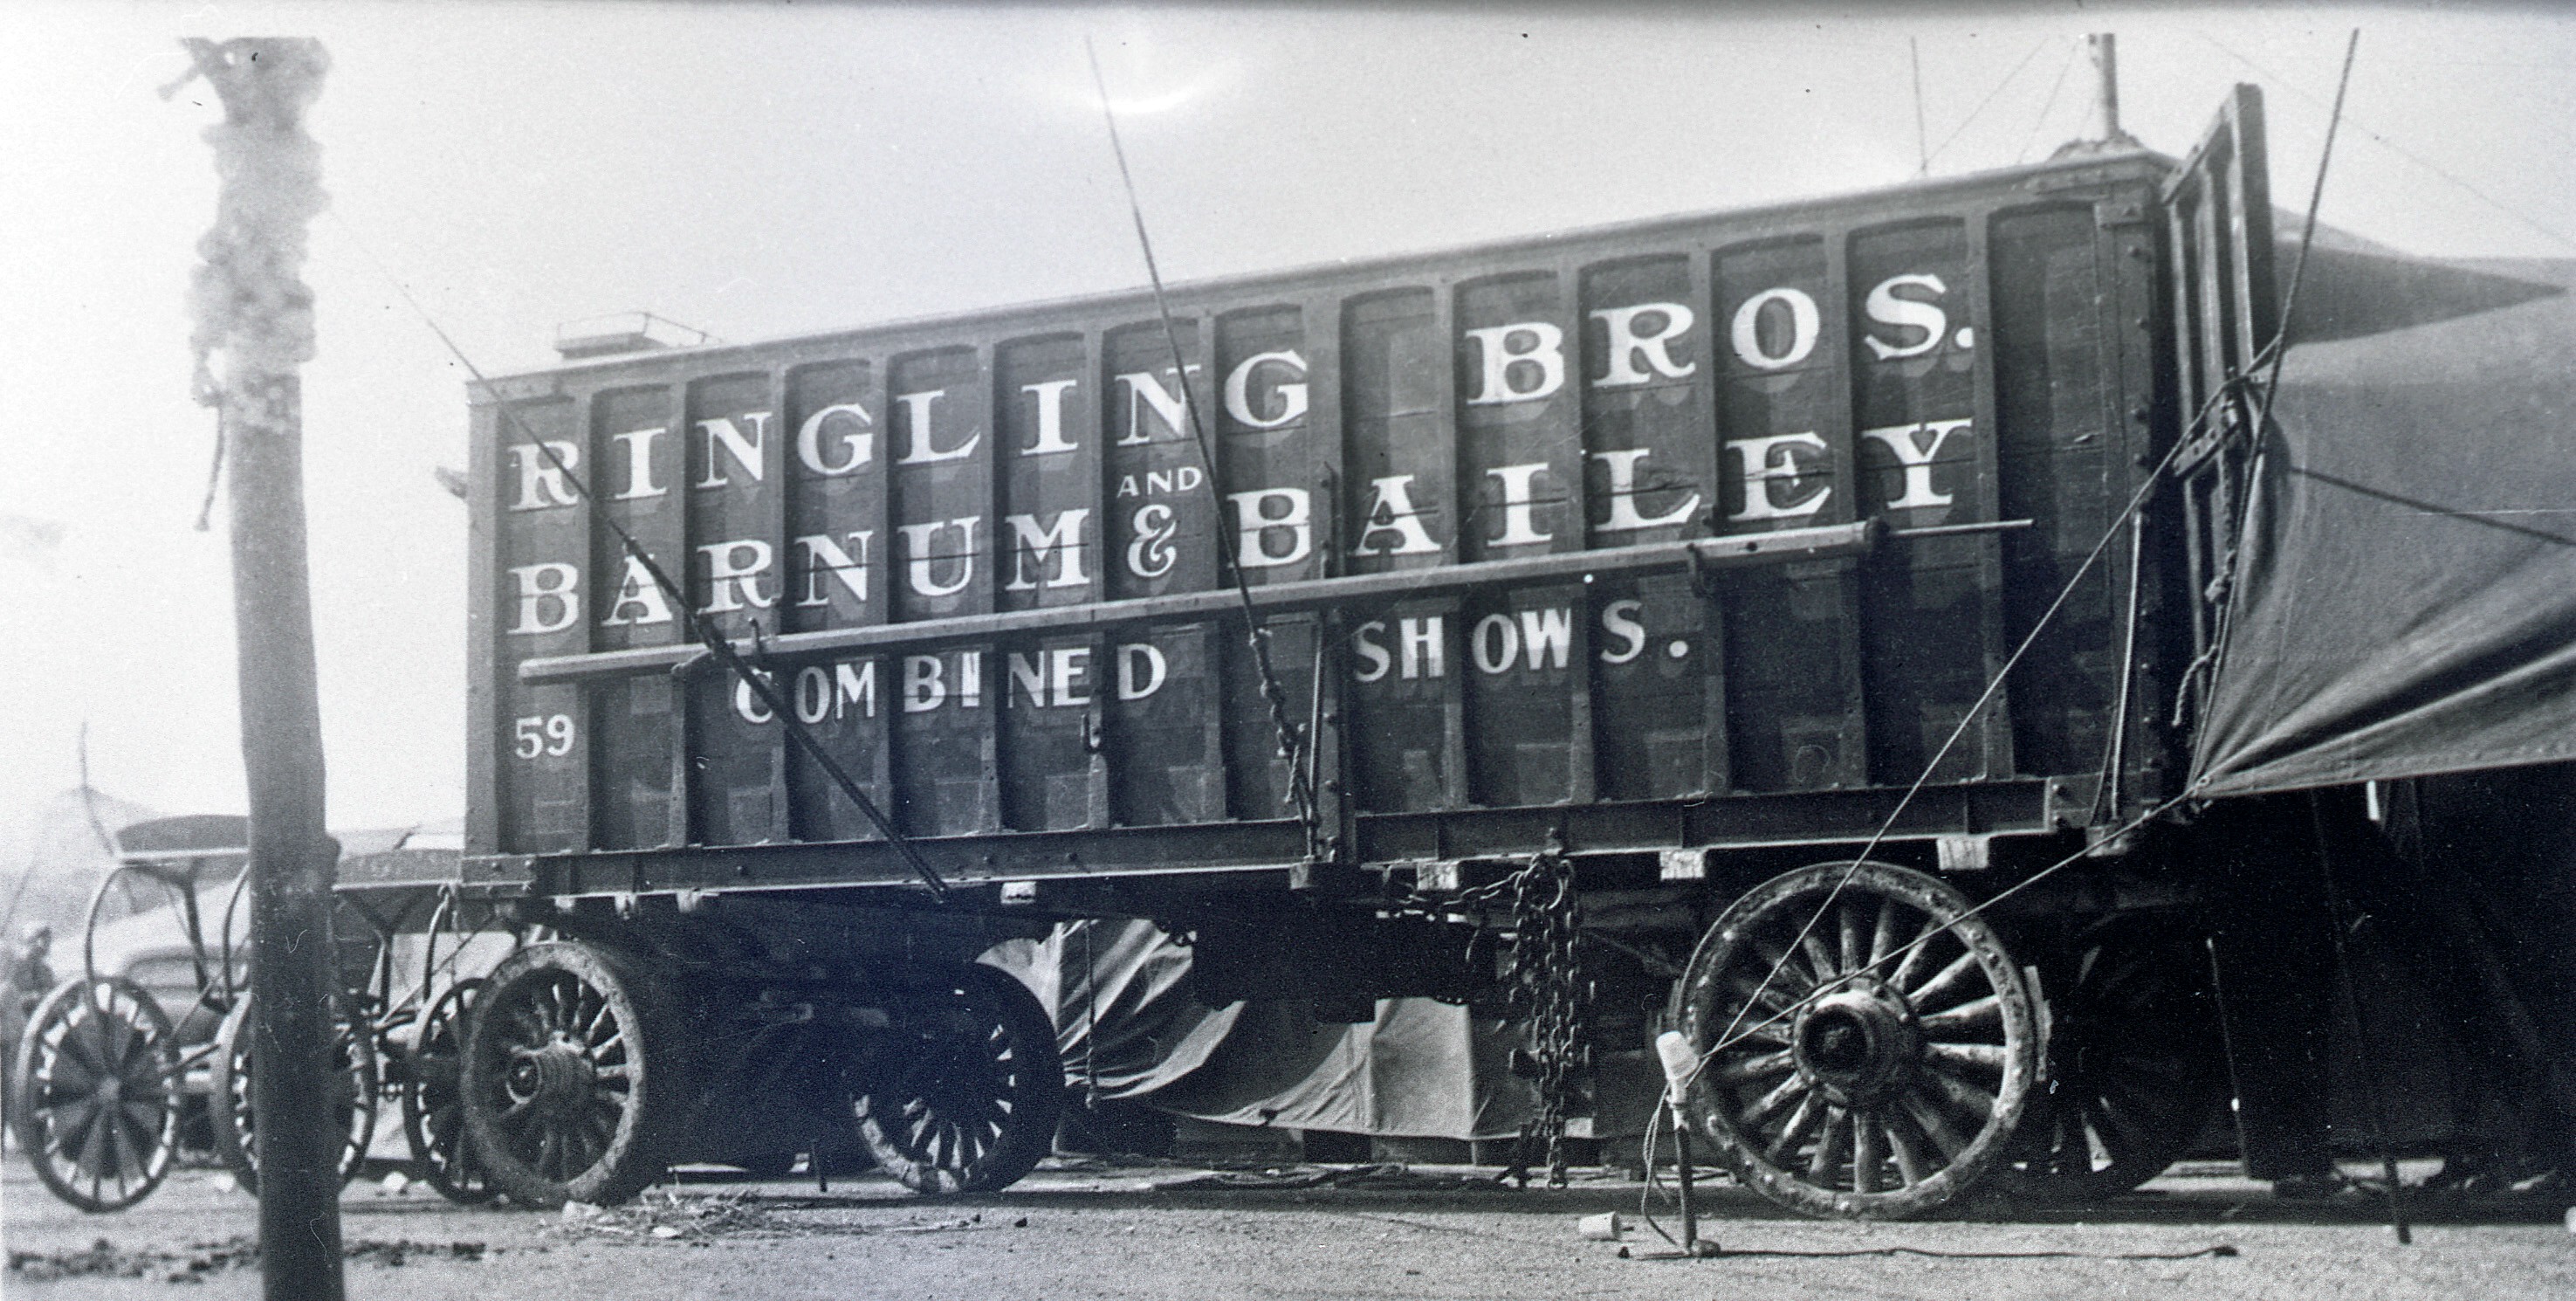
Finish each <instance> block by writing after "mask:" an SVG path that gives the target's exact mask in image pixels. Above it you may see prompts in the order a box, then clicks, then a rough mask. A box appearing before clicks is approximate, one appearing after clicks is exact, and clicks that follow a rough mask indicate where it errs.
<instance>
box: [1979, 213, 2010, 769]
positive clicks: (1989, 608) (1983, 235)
mask: <svg viewBox="0 0 2576 1301" xmlns="http://www.w3.org/2000/svg"><path fill="white" fill-rule="evenodd" d="M1967 234H1968V320H1969V322H1970V328H1971V329H1974V330H1975V331H1976V335H1975V339H1976V346H1975V349H1974V351H1973V352H1972V354H1971V355H1972V356H1973V357H1974V359H1975V360H1974V367H1975V390H1974V398H1973V402H1974V406H1973V411H1972V415H1973V418H1974V420H1975V421H1976V423H1975V424H1974V425H1971V426H1970V427H1969V431H1968V432H1970V433H1971V434H1973V435H1975V436H1976V442H1975V443H1974V444H1973V446H1974V447H1975V449H1976V478H1975V494H1976V496H1975V501H1974V504H1973V507H1972V511H1973V514H1972V516H1971V518H1974V519H1979V520H1997V519H2001V518H2003V428H2002V420H2001V416H2000V408H2001V405H2002V404H2001V402H2000V401H1999V400H1998V399H1997V397H1996V393H1995V389H1996V379H1995V357H1996V353H1997V352H1998V348H1997V346H1996V343H1997V341H1996V337H1995V285H1994V276H1995V274H1996V270H1995V264H1994V240H1993V234H1994V229H1993V220H1992V213H1991V212H1982V213H1980V214H1978V217H1977V219H1976V220H1973V221H1970V222H1969V223H1968V227H1967ZM1974 546H1975V548H1976V556H1977V559H1976V568H1977V579H1976V583H1977V638H1978V641H1979V642H1980V643H1981V644H1982V646H1983V649H1984V652H1985V680H1986V681H1987V682H1989V683H1991V682H1993V681H1995V680H1996V679H1997V678H1998V677H2000V676H2002V674H2003V669H2004V662H2005V660H2006V659H2008V658H2010V656H2011V655H2012V642H2011V637H2010V634H2009V632H2008V631H2007V629H2006V621H2005V619H2004V539H2003V535H2001V534H1989V535H1987V536H1985V537H1982V538H1979V539H1977V540H1976V542H1975V543H1974ZM1977 735H1978V741H1979V747H1978V749H1979V752H1978V762H1977V775H1978V776H1979V777H1986V778H1993V777H2004V776H2009V775H2011V773H2012V772H2013V769H2014V762H2013V723H2012V698H2011V696H2010V695H2008V694H2007V693H2005V692H2004V691H2002V690H1997V691H1995V692H1994V694H1993V697H1992V698H1991V699H1990V700H1989V701H1988V703H1987V705H1986V708H1985V712H1984V713H1983V714H1982V715H1980V716H1979V718H1978V720H1977Z"/></svg>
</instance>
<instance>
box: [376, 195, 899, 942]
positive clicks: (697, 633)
mask: <svg viewBox="0 0 2576 1301" xmlns="http://www.w3.org/2000/svg"><path fill="white" fill-rule="evenodd" d="M335 216H336V214H335ZM341 225H342V227H343V228H344V229H349V228H348V223H347V222H345V221H343V222H342V223H341ZM349 238H350V241H351V242H352V243H355V244H356V245H357V246H358V248H359V250H360V251H362V252H364V253H365V254H366V255H367V258H368V260H369V261H371V262H374V263H375V264H376V270H377V271H379V272H381V273H382V274H383V275H384V277H385V280H386V281H387V282H388V283H390V284H391V285H392V286H393V287H394V292H395V293H397V294H400V295H401V296H402V300H403V301H404V302H405V303H408V304H410V305H411V309H412V311H413V312H415V313H417V314H418V315H419V316H420V319H421V323H422V324H424V325H426V326H428V327H429V332H430V333H432V334H434V335H437V336H438V341H439V342H440V343H441V344H443V345H445V346H446V348H447V352H448V355H449V356H451V357H454V358H455V359H456V364H457V365H459V366H462V367H464V368H465V373H466V374H467V375H470V376H472V377H473V380H474V383H475V386H476V387H478V388H480V389H482V390H483V393H484V394H485V396H487V397H489V398H490V399H491V400H492V404H493V408H494V409H495V410H496V411H498V412H499V413H500V417H501V419H502V420H503V421H505V422H507V423H508V425H509V426H510V428H511V430H512V431H513V432H514V433H516V434H517V435H518V436H520V437H522V438H525V439H527V440H528V441H529V442H531V443H534V444H535V445H536V448H537V451H538V452H539V453H540V454H542V455H543V456H544V457H545V458H546V460H547V461H548V462H550V463H551V464H552V465H553V466H554V468H555V470H556V471H557V472H558V473H560V474H562V475H563V477H564V481H565V482H567V483H569V484H571V485H572V488H573V491H574V492H575V493H576V494H578V495H579V496H580V497H581V499H582V502H583V505H584V507H585V509H586V510H587V512H588V514H589V516H590V518H591V520H592V521H593V522H595V523H598V524H604V525H606V526H607V527H608V531H609V532H610V533H611V534H613V535H615V536H616V538H617V543H618V546H619V547H621V548H623V549H624V551H625V552H626V555H627V557H628V558H629V559H631V560H633V561H634V562H635V563H636V565H638V566H639V567H641V568H642V569H643V570H644V573H645V575H646V576H647V577H649V578H651V579H652V580H653V586H655V587H656V588H659V589H660V590H661V592H662V594H663V595H664V596H666V597H668V598H670V600H671V603H672V608H673V610H674V611H675V612H676V613H677V617H678V618H679V620H680V626H681V627H682V629H684V630H685V631H686V632H687V633H688V635H689V637H690V638H691V639H692V640H695V641H696V642H697V643H698V644H699V645H701V646H704V647H705V648H706V650H707V653H708V655H710V656H712V657H713V658H714V659H715V661H716V662H717V663H718V664H721V665H723V666H724V667H725V669H726V670H727V671H728V672H730V673H732V674H733V675H734V677H736V678H738V679H740V680H741V682H742V684H743V685H744V686H745V687H747V688H749V689H750V690H751V693H752V694H753V695H755V696H758V697H759V698H760V703H761V705H762V706H763V707H765V708H766V709H768V710H769V712H770V716H771V717H773V718H775V719H777V720H778V723H779V725H780V726H781V727H782V728H784V729H785V730H786V733H787V736H788V738H789V739H790V740H792V741H794V742H795V743H796V745H797V746H798V748H800V749H802V750H804V751H805V753H806V755H807V757H809V758H811V759H812V760H814V763H815V766H817V767H819V768H821V769H822V770H823V772H824V774H825V775H827V776H829V777H830V778H831V779H832V784H833V785H835V786H837V787H839V788H840V791H841V794H843V795H844V796H847V797H848V798H849V801H850V802H851V803H852V804H855V805H857V806H858V808H859V812H860V813H862V814H864V815H866V817H867V819H868V822H869V824H870V825H871V826H874V827H875V828H876V830H877V834H878V835H879V836H882V837H884V839H885V842H886V844H887V845H888V846H889V847H891V848H892V849H893V850H894V851H895V854H896V856H897V857H899V858H901V859H903V861H904V865H905V866H906V867H908V868H910V869H912V874H913V875H914V876H915V877H916V878H918V879H919V880H920V881H921V883H922V884H923V885H924V886H927V887H929V889H930V893H931V896H932V897H933V898H935V899H937V900H939V901H940V902H943V903H945V902H946V901H947V899H948V882H947V881H946V879H944V878H942V877H941V876H940V875H939V872H938V870H937V869H935V868H933V867H931V865H930V863H929V861H928V860H926V859H924V858H923V857H922V856H921V850H920V849H919V848H917V847H915V846H914V845H913V843H912V842H911V841H910V840H908V839H906V838H905V837H904V835H903V833H902V832H901V831H899V830H897V829H896V827H895V825H894V822H893V820H892V819H890V818H888V817H887V816H886V815H885V811H884V810H882V809H879V808H878V807H877V805H876V801H874V800H871V799H869V798H868V795H867V792H866V791H863V790H861V789H859V784H858V781H857V779H855V778H853V777H851V776H850V772H849V770H848V769H847V768H844V767H842V766H841V761H840V760H838V759H836V758H834V757H833V756H832V753H831V752H830V751H828V750H826V749H824V748H823V743H822V742H820V741H817V740H815V739H814V735H813V733H812V732H810V731H808V730H807V729H806V727H805V725H804V723H803V721H802V720H801V719H799V718H797V717H796V711H795V710H794V709H792V708H790V707H789V706H788V703H787V701H786V699H785V698H784V697H782V696H780V695H779V694H778V689H777V688H776V687H775V686H772V685H771V684H770V682H769V680H768V678H767V677H766V676H764V675H763V674H761V673H760V672H759V671H758V670H756V669H754V668H752V667H751V665H750V663H749V662H747V661H745V660H744V659H743V657H742V653H741V652H739V651H737V650H735V649H734V647H733V643H732V642H731V641H729V640H727V639H726V637H725V635H724V633H723V631H722V630H720V629H718V628H717V627H716V626H715V624H714V623H713V622H711V621H709V620H706V619H702V618H699V617H698V611H697V608H696V606H695V605H693V604H692V603H691V602H690V600H689V596H688V593H687V592H686V591H685V590H683V589H682V588H681V586H680V585H679V584H678V583H676V582H674V581H672V579H671V576H670V575H669V574H668V573H665V572H664V571H663V569H662V566H661V565H660V564H658V563H656V562H655V561H654V559H653V557H652V555H651V553H649V552H647V551H646V550H645V549H644V546H643V544H642V543H640V542H638V541H636V540H635V535H634V534H632V533H629V532H627V530H626V527H625V526H624V525H622V524H619V523H618V522H617V520H616V519H615V518H614V517H612V516H610V515H609V514H608V513H607V512H606V511H604V510H603V509H601V507H600V504H599V498H598V496H597V495H596V494H594V493H592V492H591V490H590V483H589V481H588V480H586V479H584V478H582V477H581V476H580V475H579V474H577V473H575V472H574V470H573V468H572V466H571V465H570V464H569V463H568V462H566V461H565V460H564V458H563V456H562V454H561V453H559V452H557V451H555V449H554V444H553V443H551V442H549V441H547V440H546V439H543V438H539V437H537V435H536V434H535V433H534V432H533V431H532V430H530V429H529V428H528V426H527V424H526V422H524V421H522V420H520V419H519V413H518V411H517V410H516V409H514V408H513V407H512V406H511V404H510V403H509V402H508V401H507V400H506V399H504V398H503V397H502V396H501V391H500V389H498V388H497V387H495V386H494V385H493V383H492V381H491V380H490V379H488V378H486V377H485V376H484V374H483V371H482V368H480V367H478V366H476V365H475V364H474V361H473V359H472V358H470V357H467V356H466V355H465V350H464V349H463V348H460V347H458V346H457V344H456V340H455V339H454V338H453V337H451V336H450V335H449V334H448V333H447V330H446V328H445V327H443V326H441V325H440V324H439V323H438V318H437V317H434V316H432V315H430V313H429V309H428V308H426V307H424V306H422V305H421V301H420V300H419V299H418V298H415V297H413V296H412V292H411V288H410V287H409V286H407V285H405V284H404V283H403V282H402V280H401V279H400V278H399V277H397V276H395V275H394V274H393V272H392V271H391V270H390V269H389V268H387V267H386V266H385V264H384V260H383V259H382V258H379V257H377V256H376V253H375V250H374V249H372V248H370V247H368V245H367V243H366V241H364V240H362V239H359V238H358V236H357V232H356V231H355V230H354V229H349ZM759 643H760V625H759V624H757V623H754V624H753V625H752V644H753V647H754V649H755V651H756V650H757V648H758V646H759Z"/></svg>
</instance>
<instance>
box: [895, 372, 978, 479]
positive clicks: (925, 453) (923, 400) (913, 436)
mask: <svg viewBox="0 0 2576 1301" xmlns="http://www.w3.org/2000/svg"><path fill="white" fill-rule="evenodd" d="M947 393H948V390H946V389H944V388H935V389H932V390H930V391H929V392H926V393H898V394H896V395H895V399H894V400H895V401H897V402H900V403H902V404H903V410H904V416H905V419H904V432H905V434H906V435H907V437H906V438H905V439H904V443H903V445H904V453H903V455H902V457H900V458H899V459H897V460H896V461H895V464H897V465H932V464H936V463H938V462H940V461H962V460H964V459H966V458H967V457H968V456H971V455H973V454H974V451H975V448H976V446H977V445H978V444H980V443H982V442H983V441H984V435H983V433H982V432H981V431H977V432H976V433H974V434H972V435H970V436H968V438H967V439H966V441H965V442H962V443H959V444H958V445H956V446H955V447H952V448H949V449H948V450H947V451H944V452H943V451H940V450H939V449H938V442H939V440H938V439H937V438H935V437H933V436H932V433H931V427H930V406H931V404H932V403H934V402H937V401H938V400H939V399H940V398H942V397H944V396H946V395H947Z"/></svg>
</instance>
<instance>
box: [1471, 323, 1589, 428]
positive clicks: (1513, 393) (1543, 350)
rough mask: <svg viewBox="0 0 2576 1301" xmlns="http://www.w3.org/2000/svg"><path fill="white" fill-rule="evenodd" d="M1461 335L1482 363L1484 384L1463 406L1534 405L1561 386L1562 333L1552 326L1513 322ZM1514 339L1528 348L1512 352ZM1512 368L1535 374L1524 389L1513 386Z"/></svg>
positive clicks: (1562, 382) (1563, 334)
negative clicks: (1531, 370) (1477, 351)
mask: <svg viewBox="0 0 2576 1301" xmlns="http://www.w3.org/2000/svg"><path fill="white" fill-rule="evenodd" d="M1465 333H1466V335H1467V337H1468V338H1470V339H1474V340H1475V341H1476V342H1477V344H1478V345H1479V348H1480V352H1481V354H1482V356H1483V357H1484V361H1485V374H1484V384H1483V386H1482V387H1480V388H1479V389H1478V390H1477V392H1476V396H1474V397H1472V398H1469V399H1467V405H1469V406H1477V407H1486V406H1495V405H1498V404H1501V403H1505V402H1536V401H1538V400H1539V399H1541V398H1544V397H1546V396H1548V395H1549V394H1551V393H1554V392H1556V391H1557V390H1558V389H1560V388H1563V387H1564V386H1565V331H1563V330H1561V329H1558V328H1557V327H1556V326H1554V325H1551V324H1549V323H1548V322H1546V321H1517V322H1514V323H1513V324H1510V325H1491V326H1487V327H1485V328H1484V329H1481V330H1468V331H1466V332H1465ZM1514 339H1526V340H1528V342H1529V346H1528V347H1526V348H1521V349H1518V350H1515V349H1514V348H1513V347H1512V340H1514ZM1514 366H1530V367H1533V368H1535V369H1536V370H1537V374H1536V375H1535V376H1534V377H1532V378H1531V380H1530V383H1529V384H1528V385H1526V386H1518V385H1514V384H1513V383H1512V368H1513V367H1514Z"/></svg>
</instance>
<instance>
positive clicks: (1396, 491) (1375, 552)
mask: <svg viewBox="0 0 2576 1301" xmlns="http://www.w3.org/2000/svg"><path fill="white" fill-rule="evenodd" d="M1412 483H1413V476H1412V475H1409V474H1398V475H1390V476H1388V477H1387V478H1383V479H1371V480H1370V481H1369V508H1368V510H1367V512H1366V513H1365V514H1363V515H1362V516H1361V518H1362V519H1364V520H1365V521H1367V524H1366V527H1364V528H1362V529H1361V530H1360V541H1359V545H1358V546H1355V547H1353V548H1351V554H1352V555H1355V556H1411V555H1420V554H1423V553H1425V552H1437V551H1439V550H1440V544H1439V543H1437V542H1434V541H1432V540H1431V534H1430V532H1429V531H1427V530H1425V529H1424V528H1423V527H1422V521H1421V519H1420V518H1419V515H1420V512H1418V511H1416V510H1415V509H1414V508H1413V489H1412V486H1411V485H1412ZM1380 533H1392V534H1394V535H1395V537H1396V543H1397V545H1395V546H1393V547H1384V548H1381V547H1376V546H1372V545H1371V544H1370V542H1369V539H1370V538H1373V537H1376V536H1377V535H1378V534H1380Z"/></svg>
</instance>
